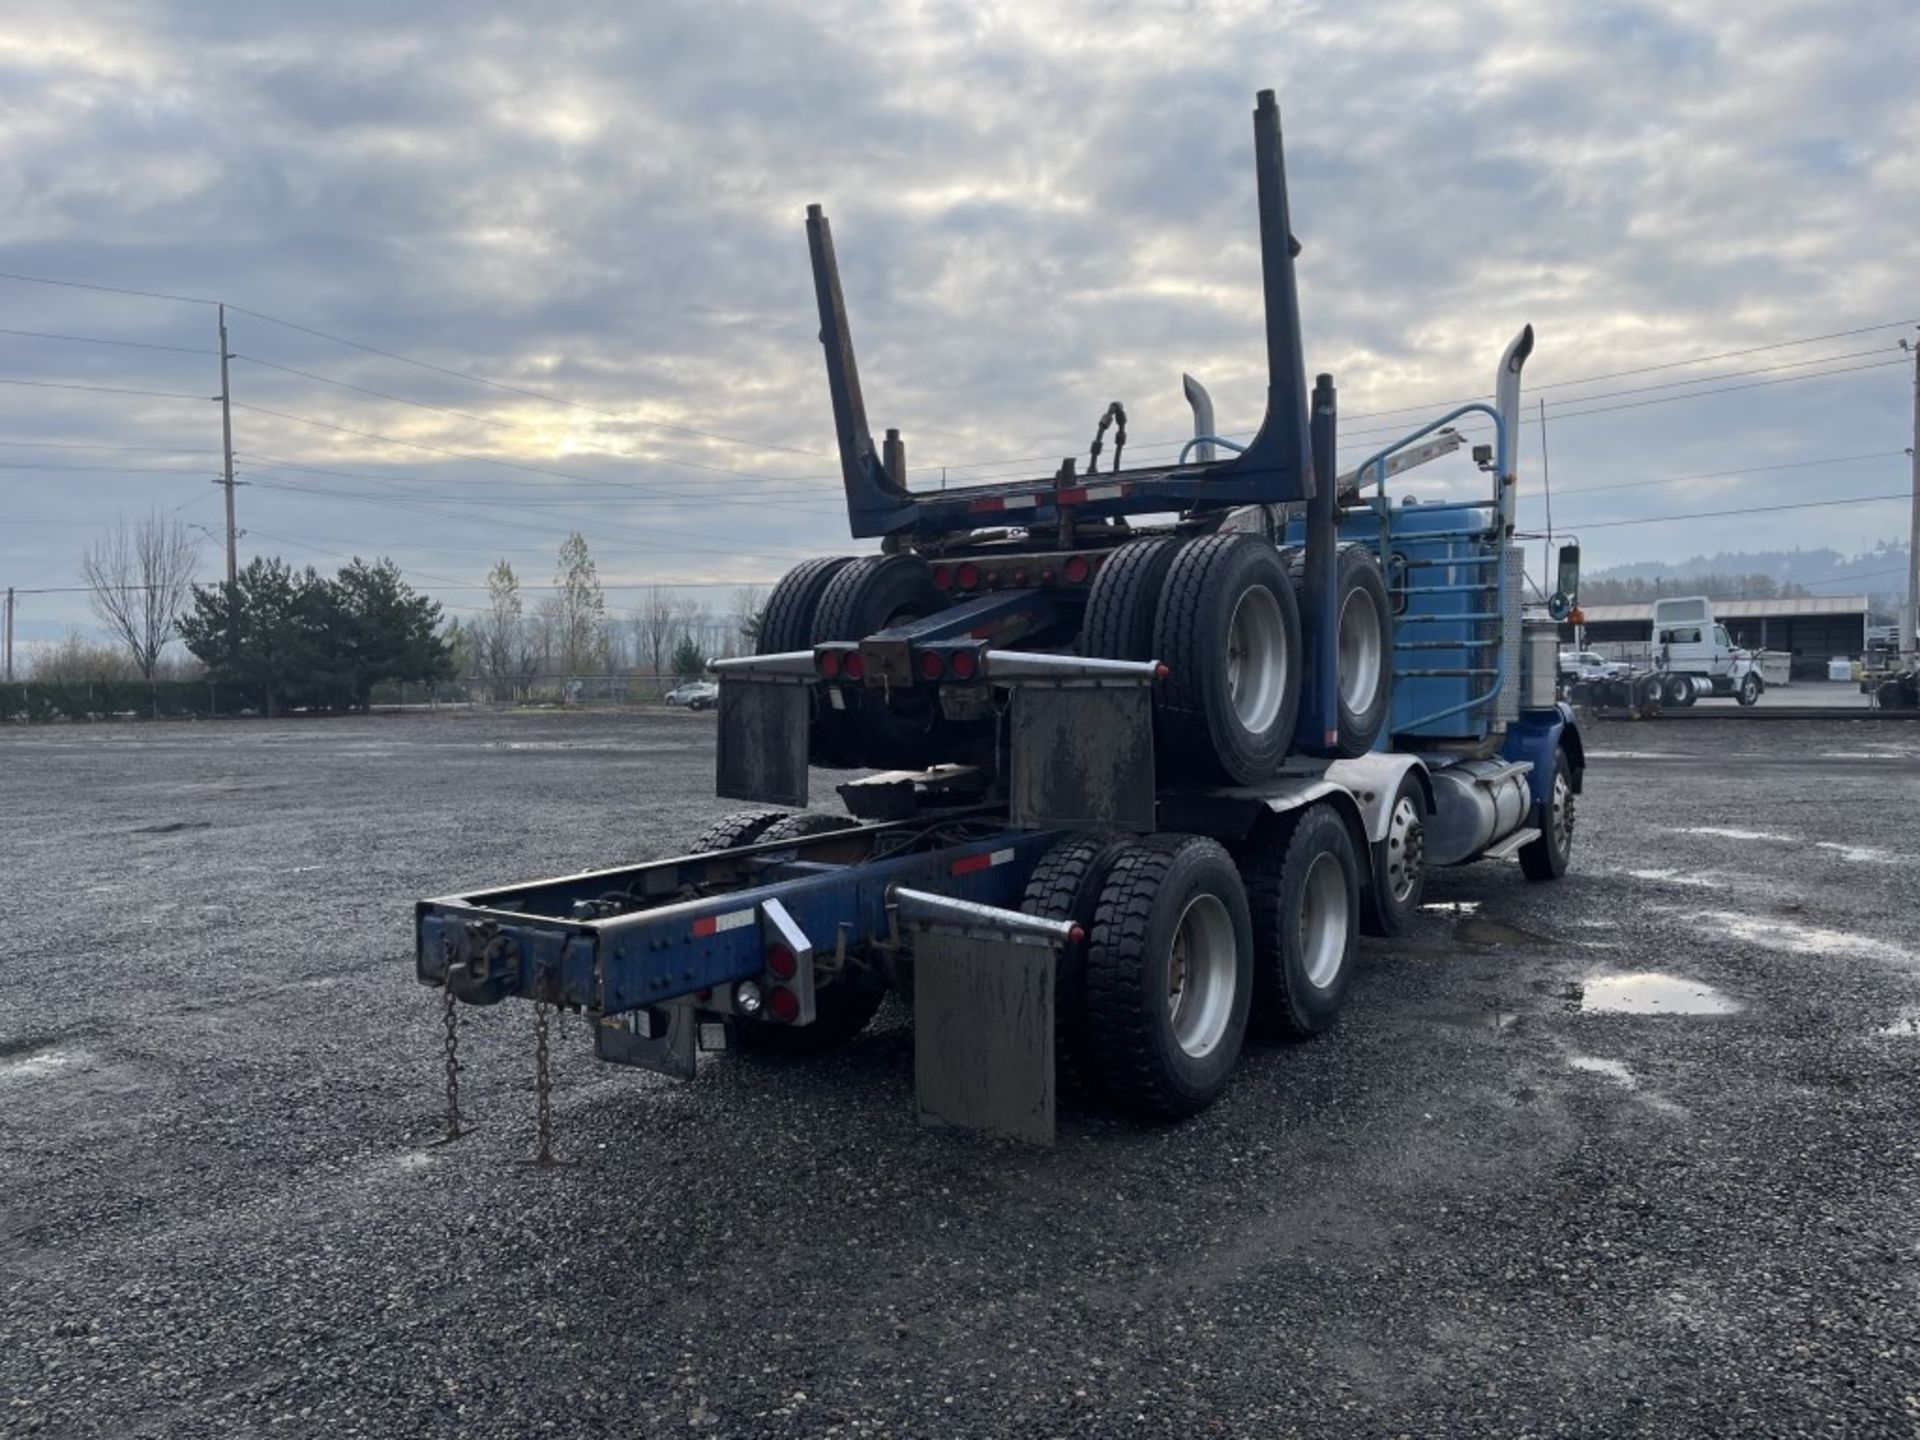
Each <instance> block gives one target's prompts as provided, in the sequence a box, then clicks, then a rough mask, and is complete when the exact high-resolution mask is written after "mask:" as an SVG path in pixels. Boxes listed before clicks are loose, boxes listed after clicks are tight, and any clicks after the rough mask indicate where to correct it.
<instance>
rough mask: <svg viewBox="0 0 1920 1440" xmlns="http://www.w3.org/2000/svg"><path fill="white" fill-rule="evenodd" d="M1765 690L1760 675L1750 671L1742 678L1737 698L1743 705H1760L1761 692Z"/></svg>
mask: <svg viewBox="0 0 1920 1440" xmlns="http://www.w3.org/2000/svg"><path fill="white" fill-rule="evenodd" d="M1765 688H1766V686H1765V685H1764V684H1763V683H1762V681H1761V679H1760V677H1759V675H1757V674H1756V673H1754V672H1753V671H1751V670H1749V671H1748V672H1747V673H1746V674H1745V675H1742V676H1741V677H1740V689H1739V691H1738V692H1737V695H1736V698H1738V700H1739V701H1740V703H1741V704H1742V705H1758V704H1759V703H1760V692H1761V691H1762V690H1764V689H1765Z"/></svg>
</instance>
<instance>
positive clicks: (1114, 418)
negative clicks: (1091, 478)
mask: <svg viewBox="0 0 1920 1440" xmlns="http://www.w3.org/2000/svg"><path fill="white" fill-rule="evenodd" d="M1109 425H1114V426H1117V427H1118V428H1116V429H1115V430H1114V432H1113V468H1114V469H1115V470H1118V469H1119V468H1120V452H1121V451H1122V450H1124V449H1126V448H1127V407H1126V406H1124V405H1122V404H1121V403H1120V402H1119V401H1118V400H1115V401H1114V402H1113V403H1112V404H1111V405H1109V406H1107V413H1106V414H1104V415H1102V416H1101V417H1100V424H1099V425H1098V426H1097V427H1096V428H1095V429H1094V432H1093V448H1092V450H1091V451H1090V452H1089V453H1088V455H1087V474H1089V475H1098V474H1099V473H1100V445H1101V442H1102V441H1103V440H1104V439H1105V438H1106V434H1107V427H1108V426H1109Z"/></svg>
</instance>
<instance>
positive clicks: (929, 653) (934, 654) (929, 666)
mask: <svg viewBox="0 0 1920 1440" xmlns="http://www.w3.org/2000/svg"><path fill="white" fill-rule="evenodd" d="M917 663H918V665H919V667H920V678H921V679H922V680H938V679H939V678H940V677H941V676H942V675H943V674H945V673H946V669H947V667H946V665H945V664H943V663H942V662H941V659H940V652H939V651H938V650H922V651H921V652H920V659H919V661H918V662H917Z"/></svg>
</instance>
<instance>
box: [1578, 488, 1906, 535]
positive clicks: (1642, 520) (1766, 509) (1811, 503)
mask: <svg viewBox="0 0 1920 1440" xmlns="http://www.w3.org/2000/svg"><path fill="white" fill-rule="evenodd" d="M1907 498H1908V497H1907V496H1906V495H1904V494H1895V495H1853V496H1849V497H1848V498H1846V499H1844V500H1802V501H1799V502H1797V503H1795V504H1792V505H1749V506H1746V507H1743V508H1741V509H1738V510H1697V511H1694V512H1692V513H1691V514H1687V515H1643V516H1640V517H1639V518H1637V519H1634V520H1588V521H1583V522H1578V523H1574V524H1570V525H1564V526H1562V528H1563V529H1566V530H1569V531H1575V530H1613V529H1618V528H1619V527H1621V526H1623V525H1663V524H1666V523H1667V522H1669V521H1673V520H1717V519H1719V518H1721V517H1722V516H1725V515H1770V514H1774V513H1775V512H1777V511H1781V510H1824V509H1828V508H1830V507H1832V506H1835V505H1871V504H1874V503H1876V502H1878V501H1882V500H1905V499H1907Z"/></svg>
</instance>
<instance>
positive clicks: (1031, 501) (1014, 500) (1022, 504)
mask: <svg viewBox="0 0 1920 1440" xmlns="http://www.w3.org/2000/svg"><path fill="white" fill-rule="evenodd" d="M1001 503H1002V504H1004V505H1005V506H1006V508H1007V509H1009V510H1031V509H1032V508H1033V507H1034V506H1035V505H1038V504H1039V503H1040V497H1039V496H1038V495H1009V496H1008V497H1007V498H1006V499H1005V500H1004V501H1003V502H1001Z"/></svg>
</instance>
